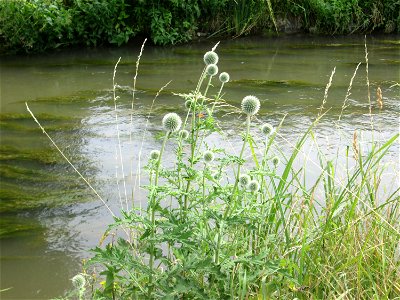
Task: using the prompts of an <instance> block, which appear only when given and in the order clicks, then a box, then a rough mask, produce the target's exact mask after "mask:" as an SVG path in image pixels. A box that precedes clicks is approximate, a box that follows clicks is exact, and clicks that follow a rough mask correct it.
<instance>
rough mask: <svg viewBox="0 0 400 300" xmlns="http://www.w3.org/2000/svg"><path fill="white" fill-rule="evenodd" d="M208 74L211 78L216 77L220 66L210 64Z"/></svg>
mask: <svg viewBox="0 0 400 300" xmlns="http://www.w3.org/2000/svg"><path fill="white" fill-rule="evenodd" d="M206 73H207V75H209V76H215V75H217V74H218V66H217V65H215V64H210V65H208V66H207V68H206Z"/></svg>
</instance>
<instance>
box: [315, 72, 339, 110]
mask: <svg viewBox="0 0 400 300" xmlns="http://www.w3.org/2000/svg"><path fill="white" fill-rule="evenodd" d="M335 72H336V67H334V68H333V70H332V74H331V77H329V82H328V84H327V85H326V87H325V93H324V100H323V101H322V104H321V106H320V108H319V112H318V117H320V116H321V114H322V110H323V109H324V105H325V103H326V99H328V91H329V88H330V87H331V85H332V79H333V75H335Z"/></svg>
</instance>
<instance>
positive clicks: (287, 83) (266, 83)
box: [230, 79, 318, 88]
mask: <svg viewBox="0 0 400 300" xmlns="http://www.w3.org/2000/svg"><path fill="white" fill-rule="evenodd" d="M230 84H232V85H246V86H249V87H255V88H257V87H259V88H264V87H271V86H275V87H285V88H286V87H314V86H318V85H315V84H312V83H310V82H306V81H300V80H259V79H240V80H233V81H231V82H230Z"/></svg>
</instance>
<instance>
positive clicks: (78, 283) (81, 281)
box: [71, 274, 86, 289]
mask: <svg viewBox="0 0 400 300" xmlns="http://www.w3.org/2000/svg"><path fill="white" fill-rule="evenodd" d="M71 281H72V285H73V286H74V287H75V288H76V289H83V288H84V286H85V284H86V279H85V277H84V276H83V275H82V274H78V275H75V276H74V277H72V279H71Z"/></svg>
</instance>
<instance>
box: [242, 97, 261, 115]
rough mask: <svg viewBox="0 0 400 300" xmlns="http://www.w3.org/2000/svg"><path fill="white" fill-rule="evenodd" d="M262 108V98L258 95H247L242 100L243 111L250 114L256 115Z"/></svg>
mask: <svg viewBox="0 0 400 300" xmlns="http://www.w3.org/2000/svg"><path fill="white" fill-rule="evenodd" d="M259 109H260V100H258V98H257V97H256V96H246V97H244V98H243V100H242V111H243V112H244V113H245V114H246V115H249V116H253V115H255V114H256V113H257V112H258V111H259Z"/></svg>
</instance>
